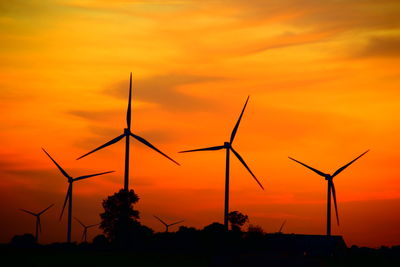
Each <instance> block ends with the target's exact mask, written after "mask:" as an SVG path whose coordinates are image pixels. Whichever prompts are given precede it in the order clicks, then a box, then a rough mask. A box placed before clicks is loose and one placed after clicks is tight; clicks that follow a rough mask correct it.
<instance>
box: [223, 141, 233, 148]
mask: <svg viewBox="0 0 400 267" xmlns="http://www.w3.org/2000/svg"><path fill="white" fill-rule="evenodd" d="M224 147H225V148H231V147H232V146H231V143H229V142H224Z"/></svg>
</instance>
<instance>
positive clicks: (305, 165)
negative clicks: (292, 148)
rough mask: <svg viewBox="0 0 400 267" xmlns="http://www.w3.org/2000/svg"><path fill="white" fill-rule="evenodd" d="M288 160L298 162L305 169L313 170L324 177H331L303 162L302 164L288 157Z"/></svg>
mask: <svg viewBox="0 0 400 267" xmlns="http://www.w3.org/2000/svg"><path fill="white" fill-rule="evenodd" d="M288 158H289V159H291V160H293V161H296V162H297V163H299V164H301V165H303V166H304V167H306V168H308V169H310V170H312V171H313V172H315V173H317V174H319V175H321V176H322V177H327V176H329V175H328V174H326V173H323V172H321V171H319V170H317V169H314V168H313V167H310V166H308V165H307V164H304V163H303V162H300V161H298V160H296V159H294V158H291V157H288Z"/></svg>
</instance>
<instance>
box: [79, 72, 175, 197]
mask: <svg viewBox="0 0 400 267" xmlns="http://www.w3.org/2000/svg"><path fill="white" fill-rule="evenodd" d="M131 102H132V72H131V75H130V82H129V99H128V109H127V111H126V128H125V129H124V133H123V134H121V135H119V136H117V137H115V138H114V139H112V140H111V141H108V142H107V143H105V144H104V145H101V146H99V147H98V148H96V149H93V150H92V151H90V152H88V153H86V154H84V155H82V156H80V157H79V158H77V159H78V160H79V159H81V158H83V157H86V156H87V155H89V154H91V153H93V152H95V151H97V150H100V149H102V148H105V147H107V146H110V145H112V144H114V143H116V142H118V141H119V140H121V139H122V138H124V137H125V173H124V190H125V191H128V190H129V138H130V137H133V138H135V139H136V140H138V141H139V142H141V143H142V144H144V145H146V146H148V147H150V148H151V149H154V150H155V151H157V152H158V153H160V154H161V155H163V156H164V157H166V158H168V159H169V160H171V161H173V162H174V163H176V164H177V165H179V163H178V162H176V161H175V160H173V159H172V158H170V157H169V156H167V155H166V154H164V153H163V152H161V151H160V150H159V149H158V148H156V147H155V146H153V145H152V144H151V143H150V142H149V141H147V140H146V139H144V138H143V137H140V136H138V135H136V134H134V133H132V132H131Z"/></svg>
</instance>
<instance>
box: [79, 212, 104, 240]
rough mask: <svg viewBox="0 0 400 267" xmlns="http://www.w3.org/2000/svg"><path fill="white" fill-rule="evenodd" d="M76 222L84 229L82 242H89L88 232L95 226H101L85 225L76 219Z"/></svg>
mask: <svg viewBox="0 0 400 267" xmlns="http://www.w3.org/2000/svg"><path fill="white" fill-rule="evenodd" d="M74 218H75V220H76V221H77V222H78V223H79V224H80V225H81V226H82V227H83V234H82V240H83V242H85V243H86V242H87V231H88V229H89V228H92V227H94V226H97V225H100V224H99V223H96V224H91V225H85V224H83V222H81V221H80V220H79V219H78V218H76V217H74Z"/></svg>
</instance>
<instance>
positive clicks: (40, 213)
mask: <svg viewBox="0 0 400 267" xmlns="http://www.w3.org/2000/svg"><path fill="white" fill-rule="evenodd" d="M53 206H54V204H51V205H50V206H48V207H47V208H45V209H44V210H42V211H41V212H39V213H38V215H42V214H43V213H45V212H46V211H47V210H48V209H50V208H51V207H53Z"/></svg>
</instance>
